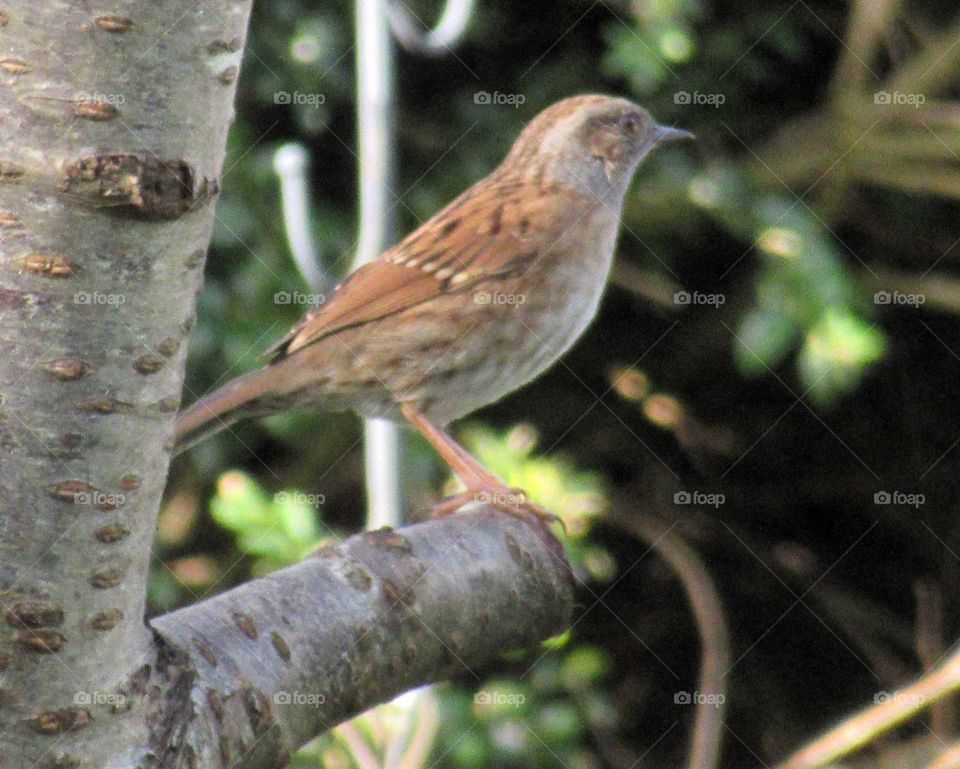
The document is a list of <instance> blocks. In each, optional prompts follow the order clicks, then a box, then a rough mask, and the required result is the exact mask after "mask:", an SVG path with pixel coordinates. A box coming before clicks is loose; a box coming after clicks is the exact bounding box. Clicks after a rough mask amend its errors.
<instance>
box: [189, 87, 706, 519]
mask: <svg viewBox="0 0 960 769" xmlns="http://www.w3.org/2000/svg"><path fill="white" fill-rule="evenodd" d="M689 136H690V134H688V133H687V132H686V131H681V130H679V129H675V128H670V127H667V126H661V125H658V124H657V123H656V122H654V120H653V118H651V116H650V115H649V113H647V112H646V110H644V109H642V108H640V107H638V106H637V105H636V104H633V103H631V102H629V101H627V100H625V99H618V98H613V97H608V96H577V97H573V98H569V99H564V100H563V101H560V102H558V103H556V104H554V105H553V106H551V107H549V108H548V109H546V110H544V111H543V112H541V113H540V114H539V115H537V117H535V118H534V119H533V120H532V121H531V122H530V124H529V125H527V127H526V128H525V129H524V130H523V132H522V133H521V134H520V136H519V138H518V139H517V140H516V142H515V143H514V145H513V148H512V149H511V150H510V153H509V154H508V155H507V157H506V159H505V160H504V161H503V163H501V164H500V166H499V167H498V168H497V169H496V170H495V171H494V172H493V173H491V174H490V175H489V176H488V177H487V178H485V179H483V180H482V181H480V182H478V183H477V184H475V185H474V186H473V187H471V188H470V189H468V190H467V191H466V192H464V193H463V194H462V195H460V196H459V197H458V198H457V199H456V200H454V201H453V202H452V203H451V204H450V205H448V206H447V207H446V208H444V209H443V210H442V211H440V212H439V213H437V214H436V215H434V216H433V217H432V218H431V219H429V220H428V221H427V222H425V223H424V224H423V225H421V226H420V227H419V228H417V229H416V230H414V232H412V233H411V234H410V235H408V236H407V237H406V238H405V239H404V240H402V241H401V242H400V243H398V244H397V245H395V246H394V247H393V248H391V249H389V250H388V251H386V252H385V253H384V254H383V255H382V256H381V257H380V258H379V259H377V260H376V261H374V262H371V263H369V264H366V265H364V266H362V267H360V268H359V269H358V270H356V271H355V272H354V273H352V274H351V275H350V276H349V277H347V279H346V280H344V281H343V283H342V284H341V285H340V286H339V287H338V288H337V289H336V291H335V292H334V293H333V294H332V295H331V296H330V298H329V301H327V302H326V303H325V304H324V305H323V306H322V307H320V308H319V309H317V310H316V311H314V312H311V313H310V314H308V315H307V316H306V317H304V318H303V319H302V320H301V321H300V322H299V323H298V324H297V325H296V326H294V328H293V329H292V330H291V331H290V333H288V334H287V335H286V336H285V337H283V339H281V340H280V341H279V342H278V343H277V344H275V345H274V346H273V347H272V348H271V349H270V350H269V351H268V354H270V355H272V356H273V357H272V360H271V361H270V363H269V364H268V365H267V366H265V367H264V368H262V369H260V370H258V371H254V372H253V373H251V374H247V375H245V376H241V377H239V378H237V379H235V380H233V381H232V382H229V383H228V384H226V385H225V386H224V387H221V388H220V389H219V390H217V391H215V392H214V393H212V394H210V395H207V396H205V397H203V398H201V399H200V400H199V401H198V402H197V403H195V404H194V405H193V406H192V407H190V408H189V409H188V410H186V411H185V412H184V413H183V414H181V415H180V417H179V419H178V420H177V424H176V445H177V450H181V449H183V448H186V447H187V446H189V445H190V444H192V443H194V442H196V441H197V440H199V439H200V438H202V437H205V436H206V435H209V434H211V433H214V432H216V431H218V430H221V429H223V428H224V427H227V426H228V425H230V424H231V423H233V422H234V421H236V420H237V419H240V418H242V417H246V416H253V415H265V414H272V413H276V412H278V411H285V410H287V409H293V408H304V409H316V410H325V411H334V410H345V409H352V410H354V411H356V412H358V413H360V414H362V415H363V416H365V417H386V418H390V419H396V420H400V419H405V420H406V421H407V422H409V423H410V424H411V425H412V426H413V427H414V428H415V429H416V430H418V431H419V432H420V433H421V435H423V436H424V437H425V438H426V439H427V441H429V442H430V444H431V445H432V446H433V447H434V448H435V449H436V450H437V452H438V453H439V454H440V456H441V457H443V459H444V460H445V461H446V462H447V464H448V465H449V466H450V468H451V469H452V470H453V472H454V474H455V475H457V477H458V478H459V479H460V480H461V481H462V482H463V484H464V485H465V486H466V491H465V492H464V493H463V494H458V495H456V496H455V497H451V498H450V499H448V500H445V501H444V502H442V503H441V504H440V505H439V506H438V508H437V509H436V510H435V514H443V513H447V512H452V511H453V510H455V509H457V508H458V507H461V506H462V505H464V504H466V503H467V502H470V501H473V500H483V501H486V502H488V503H490V504H492V505H494V506H495V507H498V508H500V509H503V510H506V511H507V512H510V513H512V514H515V515H519V514H523V513H524V512H528V513H533V514H535V515H538V516H541V517H547V518H553V516H550V515H549V514H547V513H545V512H544V511H543V510H542V509H540V508H539V507H537V506H535V505H533V504H531V503H529V502H527V501H526V500H525V499H524V497H523V495H522V493H518V492H517V491H516V490H513V489H509V488H507V487H506V486H505V484H504V483H503V482H502V481H501V480H500V479H499V478H497V477H496V476H495V475H494V474H493V473H491V472H490V471H489V470H487V469H486V468H484V467H483V466H482V465H481V464H480V463H479V462H478V461H477V460H476V459H475V458H474V457H473V456H471V455H470V454H469V453H467V451H466V450H464V449H463V448H462V447H461V446H459V445H458V444H457V443H456V442H455V441H454V440H453V439H452V438H451V437H450V436H449V435H447V434H446V433H445V432H444V431H443V430H442V429H441V428H442V426H444V425H446V424H447V423H448V422H450V421H452V420H454V419H457V418H458V417H461V416H463V415H465V414H469V413H470V412H472V411H475V410H476V409H478V408H480V407H482V406H485V405H487V404H488V403H492V402H494V401H496V400H498V399H500V398H502V397H503V396H504V395H506V394H507V393H509V392H511V391H513V390H515V389H517V388H518V387H520V386H521V385H523V384H524V383H526V382H529V381H530V380H531V379H533V378H534V377H536V376H537V375H539V374H540V373H541V372H542V371H543V370H544V369H546V368H547V367H548V366H550V365H551V364H552V363H553V362H554V361H556V360H557V358H559V357H560V355H561V354H563V352H564V351H565V350H567V348H569V347H570V346H571V345H572V344H573V342H574V341H575V340H576V339H577V337H578V336H580V334H581V333H582V332H583V330H584V329H585V328H586V326H587V325H588V324H589V323H590V321H591V320H592V318H593V316H594V314H595V312H596V310H597V305H598V303H599V301H600V296H601V294H602V292H603V288H604V284H605V283H606V280H607V275H608V273H609V272H610V264H611V261H612V258H613V251H614V245H615V243H616V239H617V231H618V229H619V219H620V213H621V208H622V205H623V199H624V195H625V193H626V191H627V187H628V185H629V184H630V180H631V178H632V177H633V173H634V171H635V170H636V168H637V166H638V165H639V163H640V161H641V160H642V159H643V158H644V156H646V155H647V153H648V152H650V150H651V149H653V147H654V146H656V145H657V144H658V143H659V142H661V141H665V140H670V139H678V138H685V137H689Z"/></svg>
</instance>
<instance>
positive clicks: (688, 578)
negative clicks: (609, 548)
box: [609, 512, 731, 769]
mask: <svg viewBox="0 0 960 769" xmlns="http://www.w3.org/2000/svg"><path fill="white" fill-rule="evenodd" d="M609 518H610V519H611V520H612V522H613V523H615V524H617V525H618V526H620V527H622V528H624V529H626V530H627V531H629V532H631V533H632V534H635V535H636V536H637V537H639V538H640V539H642V540H644V541H645V542H647V543H649V544H650V546H651V547H653V548H654V549H655V550H656V551H657V553H658V554H659V555H660V557H661V558H663V560H664V561H666V562H667V564H668V565H669V566H670V568H671V570H672V571H673V573H674V574H676V575H677V577H678V578H679V580H680V582H681V584H682V585H683V589H684V591H685V592H686V594H687V600H688V601H689V603H690V608H691V609H692V610H693V616H694V619H695V621H696V624H697V631H698V632H699V633H700V641H701V646H702V650H701V654H700V681H699V683H698V691H700V692H701V693H708V694H713V695H716V696H715V697H713V698H711V699H710V701H708V700H706V699H704V700H703V701H701V702H698V703H697V710H696V716H695V719H694V725H693V737H692V738H691V740H690V758H689V760H688V762H687V766H688V769H714V768H715V767H716V766H717V765H718V762H719V760H720V750H721V747H722V744H723V715H724V711H725V709H726V685H725V682H724V673H725V672H726V671H727V670H728V669H729V668H730V659H731V658H730V630H729V628H728V626H727V621H726V616H725V614H724V611H723V603H722V601H721V600H720V594H719V593H718V591H717V589H716V586H715V585H714V583H713V580H712V579H711V577H710V574H709V572H708V571H707V570H706V568H705V567H704V565H703V562H702V561H701V560H700V558H699V556H698V555H697V554H696V553H695V552H694V551H693V550H692V549H691V548H690V547H689V546H688V545H687V544H686V543H685V542H684V541H683V539H681V537H680V536H679V535H678V534H676V533H675V532H673V531H672V530H669V529H668V528H667V526H666V524H664V523H663V522H662V521H657V520H655V519H653V518H634V517H632V516H631V515H628V514H627V513H625V512H613V513H610V514H609Z"/></svg>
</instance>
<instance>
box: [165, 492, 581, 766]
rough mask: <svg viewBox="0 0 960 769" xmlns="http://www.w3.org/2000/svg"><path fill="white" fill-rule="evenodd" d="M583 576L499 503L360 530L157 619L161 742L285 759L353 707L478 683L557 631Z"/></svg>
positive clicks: (220, 757)
mask: <svg viewBox="0 0 960 769" xmlns="http://www.w3.org/2000/svg"><path fill="white" fill-rule="evenodd" d="M572 584H573V582H572V575H571V572H570V567H569V564H568V563H567V560H566V557H565V555H564V553H563V549H562V546H561V545H560V543H559V542H558V541H557V540H556V538H554V536H553V535H552V534H551V533H550V531H549V530H548V529H547V528H546V527H545V526H544V525H543V524H541V523H539V522H535V521H531V522H527V521H522V520H518V519H517V518H514V517H511V516H509V515H505V514H503V513H500V512H497V511H495V510H492V509H489V508H487V509H483V510H480V511H477V512H473V513H464V514H458V515H454V516H450V517H448V518H444V519H442V520H439V521H432V522H429V523H423V524H418V525H415V526H410V527H407V528H404V529H401V530H398V531H393V530H389V529H381V530H379V531H374V532H367V533H364V534H358V535H356V536H354V537H351V538H350V539H348V540H347V541H346V542H344V543H343V544H342V545H340V546H338V547H327V548H323V549H321V550H319V551H318V552H317V554H316V555H315V556H314V557H312V558H309V559H307V560H306V561H303V562H302V563H300V564H297V565H296V566H292V567H290V568H288V569H284V570H282V571H280V572H277V573H275V574H272V575H270V576H268V577H265V578H263V579H258V580H254V581H251V582H248V583H246V584H244V585H241V586H239V587H237V588H235V589H233V590H231V591H229V592H227V593H224V594H221V595H219V596H216V597H215V598H212V599H210V600H207V601H203V602H201V603H199V604H195V605H193V606H190V607H187V608H185V609H181V610H179V611H176V612H173V613H170V614H167V615H165V616H163V617H160V618H158V619H156V620H154V621H153V627H154V629H155V630H156V632H157V633H158V635H159V636H160V638H161V640H162V642H163V643H164V644H165V646H166V652H168V654H161V657H166V659H169V660H172V664H170V665H168V666H166V668H165V669H164V670H163V671H162V676H163V679H164V680H163V681H161V682H159V683H160V685H161V687H166V690H167V692H168V696H166V697H161V698H156V712H157V717H156V719H155V724H154V727H155V728H154V739H155V742H154V745H153V746H152V747H153V750H154V752H155V753H156V755H157V756H159V757H160V759H161V760H162V761H163V763H164V765H166V766H168V767H170V769H173V768H174V767H180V766H191V765H192V764H190V763H189V761H190V760H196V763H197V765H198V766H210V767H219V766H224V767H226V766H231V767H236V769H240V767H243V768H244V769H254V768H257V769H260V768H262V767H279V766H284V765H285V764H286V762H287V761H288V760H289V755H290V753H291V752H292V751H293V750H295V749H296V748H297V747H299V746H300V745H302V744H303V743H305V742H306V741H307V740H309V739H311V738H313V737H314V736H316V735H317V734H319V733H321V732H323V731H325V730H327V729H329V728H331V727H333V726H335V725H336V724H338V723H339V722H341V721H343V720H345V719H347V718H349V717H351V716H352V715H355V714H357V713H360V712H362V711H364V710H366V709H367V708H369V707H371V706H373V705H375V704H377V703H379V702H383V701H385V700H388V699H390V698H391V697H393V696H395V695H397V694H399V693H400V692H403V691H405V690H407V689H410V688H412V687H415V686H418V685H421V684H424V683H428V682H430V681H435V680H438V679H442V678H444V677H448V676H451V675H456V674H463V673H466V674H468V675H469V676H472V677H473V678H475V679H477V680H478V681H479V680H480V675H479V674H478V672H477V670H478V668H479V667H480V666H482V665H483V664H484V663H486V662H487V661H489V660H491V659H493V658H495V657H496V656H497V655H498V654H499V653H501V652H503V651H507V650H510V649H519V648H527V647H531V646H533V645H535V644H537V643H538V642H540V641H542V640H544V639H545V638H547V637H549V636H551V635H553V634H555V633H557V632H559V631H560V630H562V629H563V628H564V627H565V626H566V624H567V623H568V621H569V617H570V614H571V611H572V600H573V599H572ZM161 667H162V664H161ZM171 698H173V700H174V701H173V702H171Z"/></svg>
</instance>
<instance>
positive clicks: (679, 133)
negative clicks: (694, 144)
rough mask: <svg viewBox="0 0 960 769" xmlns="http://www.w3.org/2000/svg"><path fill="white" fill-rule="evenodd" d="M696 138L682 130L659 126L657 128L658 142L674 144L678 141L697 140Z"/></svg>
mask: <svg viewBox="0 0 960 769" xmlns="http://www.w3.org/2000/svg"><path fill="white" fill-rule="evenodd" d="M695 138H696V137H695V136H694V135H693V134H692V133H690V132H689V131H684V130H683V129H682V128H674V127H673V126H668V125H658V126H657V128H656V140H655V141H658V142H672V141H676V140H677V139H695Z"/></svg>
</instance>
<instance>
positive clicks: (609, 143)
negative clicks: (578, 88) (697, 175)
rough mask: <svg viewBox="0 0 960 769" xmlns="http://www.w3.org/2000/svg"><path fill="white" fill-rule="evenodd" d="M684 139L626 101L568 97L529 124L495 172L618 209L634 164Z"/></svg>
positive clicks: (676, 130)
mask: <svg viewBox="0 0 960 769" xmlns="http://www.w3.org/2000/svg"><path fill="white" fill-rule="evenodd" d="M687 138H692V134H690V133H688V132H687V131H684V130H681V129H679V128H671V127H670V126H664V125H660V124H658V123H657V122H656V121H655V120H654V119H653V117H651V115H650V113H649V112H647V111H646V110H645V109H643V108H642V107H640V106H638V105H637V104H634V103H633V102H631V101H629V100H627V99H621V98H617V97H613V96H600V95H591V96H574V97H571V98H569V99H564V100H562V101H559V102H557V103H556V104H554V105H552V106H551V107H548V108H547V109H545V110H544V111H543V112H541V113H540V114H539V115H537V116H536V117H535V118H534V119H533V120H532V121H530V123H529V124H528V125H527V127H526V128H525V129H524V130H523V132H522V133H521V134H520V136H519V137H518V138H517V140H516V142H514V145H513V147H512V149H511V150H510V154H509V155H507V158H506V160H504V162H503V165H501V171H502V172H503V171H507V172H509V173H517V174H520V175H523V176H527V177H532V178H537V177H541V178H545V179H549V180H550V181H556V182H560V183H562V184H565V185H567V186H569V187H571V188H573V189H575V190H577V191H578V192H582V193H584V194H592V195H594V196H596V197H601V198H604V199H606V200H609V201H610V202H616V203H618V204H619V202H621V201H622V199H623V196H624V194H625V193H626V191H627V187H628V186H629V185H630V180H631V178H632V177H633V174H634V172H635V171H636V170H637V166H639V165H640V161H641V160H643V158H644V157H645V156H646V155H647V154H648V153H649V152H650V151H651V150H652V149H653V148H654V147H655V146H657V145H658V144H660V143H661V142H666V141H672V140H675V139H687Z"/></svg>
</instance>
